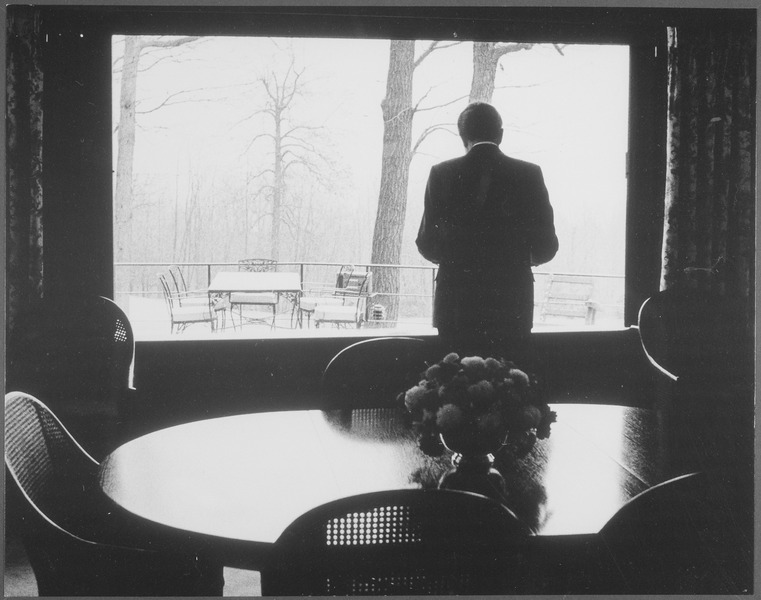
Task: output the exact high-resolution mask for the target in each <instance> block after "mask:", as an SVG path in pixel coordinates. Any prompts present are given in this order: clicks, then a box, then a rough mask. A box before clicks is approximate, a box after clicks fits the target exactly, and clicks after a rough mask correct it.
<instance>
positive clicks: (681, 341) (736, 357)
mask: <svg viewBox="0 0 761 600" xmlns="http://www.w3.org/2000/svg"><path fill="white" fill-rule="evenodd" d="M743 314H744V313H743V311H742V310H741V307H740V306H739V305H738V304H737V303H735V302H733V301H732V300H731V299H728V298H724V297H720V296H718V295H717V294H714V293H707V292H701V291H698V290H690V289H685V288H673V289H669V290H665V291H662V292H659V293H657V294H655V295H654V296H651V297H650V298H648V299H647V300H645V302H644V303H643V304H642V306H641V307H640V311H639V321H638V325H639V335H640V340H641V343H642V348H643V350H644V351H645V354H646V355H647V358H648V360H649V361H650V363H651V364H652V365H653V366H655V367H656V368H657V369H658V370H659V371H661V372H662V373H663V374H665V375H666V376H667V377H669V378H670V379H673V380H674V381H676V380H678V379H680V378H682V379H685V380H687V379H690V380H693V381H702V382H711V381H713V382H716V381H723V380H728V379H730V380H735V381H736V380H737V378H744V379H747V378H748V377H750V376H751V375H750V372H751V371H752V362H753V358H752V356H753V348H752V340H750V339H749V337H750V336H749V335H748V334H747V331H746V328H745V326H744V323H743V319H742V315H743Z"/></svg>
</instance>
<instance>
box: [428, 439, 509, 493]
mask: <svg viewBox="0 0 761 600" xmlns="http://www.w3.org/2000/svg"><path fill="white" fill-rule="evenodd" d="M474 434H475V432H468V431H456V432H448V433H446V434H444V433H442V434H441V435H440V437H441V441H442V443H443V444H444V446H445V447H446V448H447V449H449V450H451V451H452V453H453V454H452V468H451V469H450V470H449V471H447V472H446V473H444V475H442V477H441V479H440V480H439V489H444V490H461V491H465V492H474V493H476V494H482V495H483V496H488V497H489V498H493V499H494V500H497V501H499V502H502V503H505V502H506V501H507V497H508V492H507V485H506V483H505V478H504V477H503V476H502V474H501V473H500V472H499V471H497V469H495V468H494V466H493V465H494V452H496V451H497V450H499V448H500V447H501V446H502V443H503V441H504V439H505V437H506V432H496V433H495V434H494V435H483V432H481V435H474Z"/></svg>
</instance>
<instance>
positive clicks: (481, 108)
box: [457, 102, 502, 144]
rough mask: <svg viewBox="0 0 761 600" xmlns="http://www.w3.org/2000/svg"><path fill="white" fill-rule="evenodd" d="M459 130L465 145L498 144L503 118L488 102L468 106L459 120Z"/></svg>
mask: <svg viewBox="0 0 761 600" xmlns="http://www.w3.org/2000/svg"><path fill="white" fill-rule="evenodd" d="M457 130H458V131H459V132H460V137H461V138H462V141H463V143H466V144H467V143H468V142H497V143H499V141H500V136H501V133H502V117H500V116H499V113H498V112H497V109H496V108H494V107H493V106H492V105H491V104H487V103H486V102H473V103H471V104H468V106H467V107H465V110H463V111H462V112H461V113H460V117H459V118H458V119H457Z"/></svg>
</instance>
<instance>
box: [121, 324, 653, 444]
mask: <svg viewBox="0 0 761 600" xmlns="http://www.w3.org/2000/svg"><path fill="white" fill-rule="evenodd" d="M363 339H368V338H366V337H362V336H357V337H354V336H352V337H344V338H306V339H299V340H298V341H295V340H288V339H266V340H225V341H222V340H219V341H215V340H211V341H207V340H204V341H203V342H198V341H192V340H185V341H176V340H172V341H167V342H163V343H162V342H151V343H147V342H138V344H137V352H136V362H135V381H134V383H135V387H136V388H137V390H138V394H137V395H136V398H135V402H136V403H137V406H136V407H135V411H134V414H135V415H137V418H136V419H135V423H134V426H135V428H136V430H135V431H133V433H135V434H137V433H143V432H146V431H149V430H153V429H157V428H160V427H162V426H167V425H173V424H176V423H180V422H184V421H193V420H197V419H202V418H208V417H217V416H224V415H229V414H235V413H245V412H254V411H269V410H288V409H303V408H322V400H323V398H322V395H321V393H320V388H321V379H322V373H323V370H324V369H325V367H326V366H327V364H328V363H329V362H330V360H331V359H332V358H333V356H335V355H336V354H337V353H338V352H339V351H340V350H342V349H343V348H345V347H346V346H348V345H349V344H352V343H354V342H357V341H360V340H363ZM423 339H424V340H425V342H426V356H428V357H430V361H429V362H433V361H435V360H438V359H440V358H442V351H441V350H440V348H439V347H438V345H437V340H436V338H435V336H431V337H424V338H423ZM534 345H535V355H534V357H533V358H532V359H530V360H526V361H525V362H521V364H520V365H519V366H521V367H522V368H525V369H527V370H529V371H533V372H535V373H536V374H537V376H539V377H540V379H541V380H542V381H543V382H544V383H545V384H546V386H547V390H548V394H549V400H550V401H551V402H585V403H595V402H600V403H606V404H626V405H632V406H651V405H652V403H653V401H654V397H653V394H652V385H653V375H654V372H653V370H652V368H651V367H650V365H649V363H648V362H647V359H646V358H645V355H644V353H643V352H642V349H641V346H640V340H639V335H638V332H637V330H636V329H634V328H631V329H626V330H619V331H609V332H588V333H586V332H578V333H565V332H564V333H549V332H547V333H544V332H543V333H540V334H537V335H536V336H535V340H534ZM199 364H201V365H202V368H198V365H199ZM189 365H193V368H189ZM399 391H402V390H399ZM359 393H360V390H358V394H359ZM388 401H389V402H393V401H394V398H393V397H389V398H388Z"/></svg>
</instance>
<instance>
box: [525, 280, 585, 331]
mask: <svg viewBox="0 0 761 600" xmlns="http://www.w3.org/2000/svg"><path fill="white" fill-rule="evenodd" d="M592 292H594V282H593V281H592V280H591V279H589V278H586V277H583V278H582V277H575V276H570V275H550V277H549V280H548V281H547V291H546V292H545V295H544V301H543V302H542V304H541V306H540V311H539V319H540V321H542V322H547V321H548V320H557V319H562V320H567V319H579V320H581V319H583V320H584V323H585V324H586V325H593V324H594V322H595V315H596V313H597V308H598V305H597V303H595V302H594V301H592V300H591V299H590V298H591V297H592Z"/></svg>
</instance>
